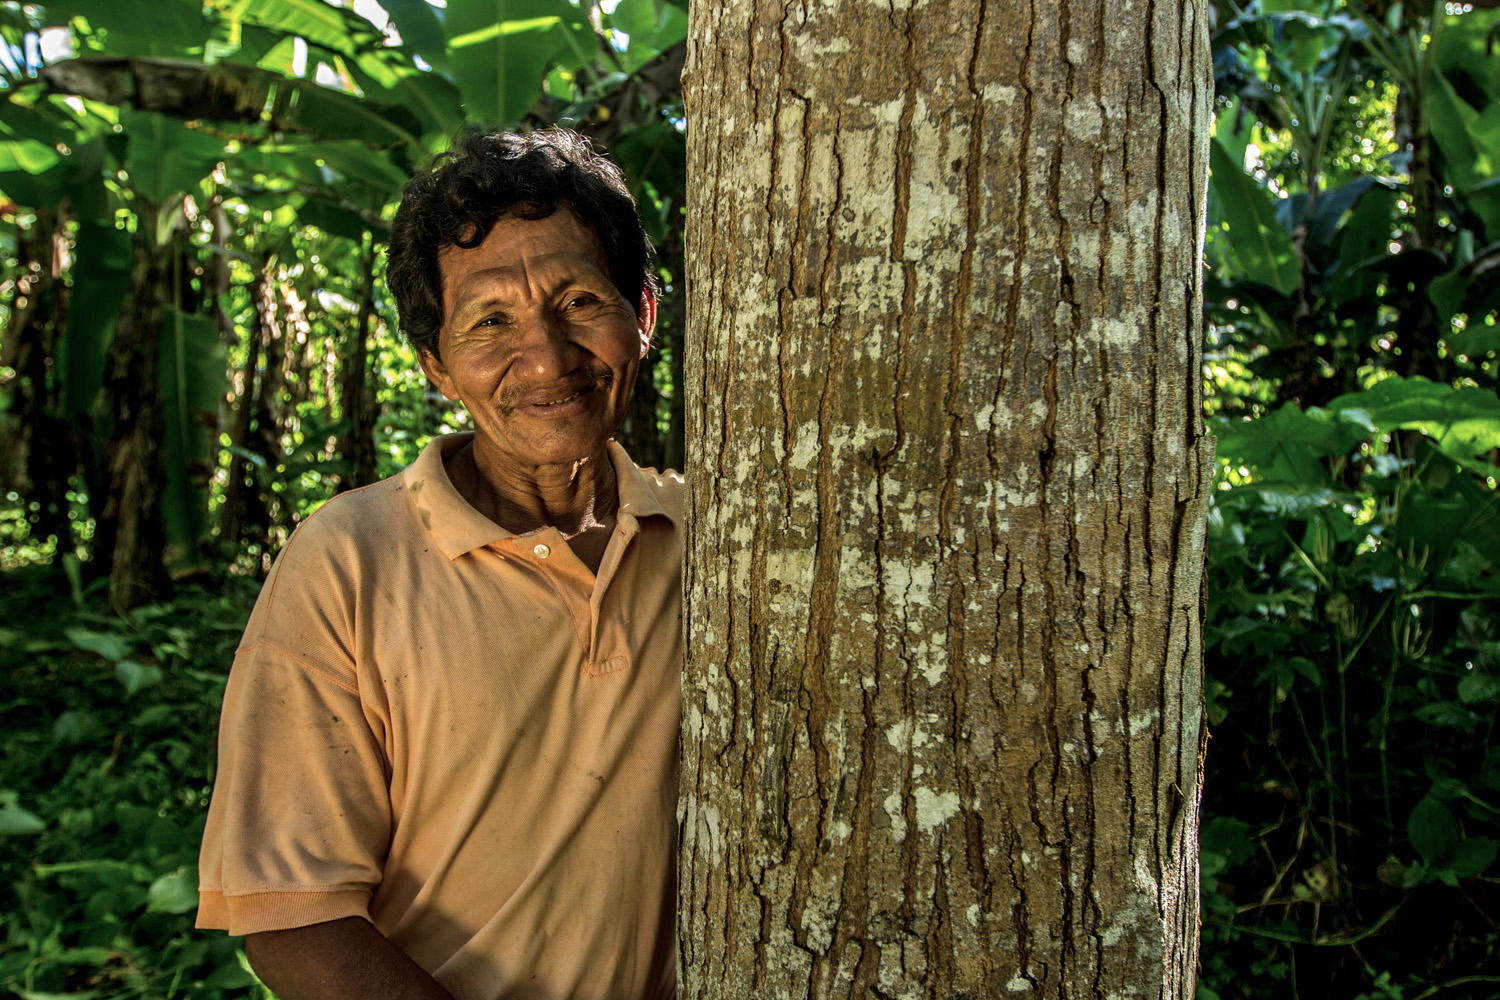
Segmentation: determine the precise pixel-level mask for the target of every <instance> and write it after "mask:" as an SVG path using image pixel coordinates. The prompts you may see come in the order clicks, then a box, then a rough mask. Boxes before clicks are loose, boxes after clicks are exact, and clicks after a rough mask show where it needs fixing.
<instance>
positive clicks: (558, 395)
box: [499, 366, 615, 413]
mask: <svg viewBox="0 0 1500 1000" xmlns="http://www.w3.org/2000/svg"><path fill="white" fill-rule="evenodd" d="M614 384H615V373H614V372H612V371H610V370H609V368H608V367H604V366H601V367H599V368H584V369H580V370H578V371H576V372H573V373H571V374H569V375H568V376H566V377H564V378H560V379H557V380H555V381H551V382H534V383H530V384H524V385H517V386H512V387H511V388H509V389H507V390H506V391H505V392H504V393H502V394H501V396H500V403H499V409H500V411H501V412H502V413H511V412H513V411H514V410H517V409H519V408H520V407H523V406H536V405H539V404H542V403H555V402H557V401H558V400H562V399H567V398H568V397H569V396H576V395H578V394H579V393H581V392H590V391H597V390H600V389H603V390H606V391H608V390H609V389H610V388H611V387H613V386H614Z"/></svg>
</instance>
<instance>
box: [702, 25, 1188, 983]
mask: <svg viewBox="0 0 1500 1000" xmlns="http://www.w3.org/2000/svg"><path fill="white" fill-rule="evenodd" d="M840 14H841V11H840V10H839V9H837V8H835V7H834V6H831V5H823V4H812V5H807V6H803V7H800V8H795V9H791V10H786V11H783V10H781V9H779V8H778V9H774V10H769V9H766V8H763V7H758V6H755V5H751V4H741V3H712V2H706V3H703V4H700V5H698V6H696V7H695V8H694V10H693V22H692V30H691V32H690V36H689V37H690V39H691V41H690V49H689V63H688V70H687V80H688V86H687V88H686V102H687V108H688V111H689V114H690V116H692V117H691V127H690V129H689V147H688V153H689V175H690V176H691V177H693V178H695V180H694V183H693V185H692V188H691V189H690V192H689V199H690V200H689V249H690V256H689V287H690V289H691V290H692V292H691V296H690V299H689V302H688V315H689V336H688V350H689V354H688V386H689V400H688V418H689V419H688V441H689V448H688V454H689V458H690V461H689V476H688V483H689V495H690V502H689V510H690V515H689V520H688V539H689V542H688V544H689V557H688V564H687V565H688V571H687V577H686V580H685V590H686V596H687V605H686V609H685V617H686V620H687V630H688V636H689V653H688V662H687V664H686V667H685V674H684V688H685V713H686V718H685V730H684V734H685V735H684V760H683V765H684V774H683V796H684V810H685V813H684V817H685V818H684V829H683V842H682V865H681V880H682V881H681V884H682V887H683V888H682V894H681V898H682V903H681V906H680V908H679V910H680V915H681V919H682V921H683V926H682V931H681V935H682V937H681V940H682V952H681V957H682V961H681V968H682V970H683V972H684V974H685V976H686V980H685V982H684V983H683V993H684V995H685V996H689V997H700V996H701V997H718V996H726V995H729V996H765V997H794V996H795V997H800V996H806V995H812V996H817V997H844V996H848V997H872V996H873V997H898V996H899V997H942V998H956V997H979V996H1004V995H1008V994H1025V995H1029V996H1053V997H1067V996H1080V995H1088V996H1104V995H1109V996H1117V995H1118V996H1125V995H1137V996H1147V995H1149V996H1163V997H1176V996H1186V995H1188V994H1189V993H1190V992H1191V989H1192V983H1193V980H1194V976H1195V956H1196V938H1197V905H1196V892H1197V881H1198V879H1197V870H1196V869H1197V851H1196V844H1195V832H1196V828H1197V808H1198V805H1197V803H1198V780H1199V767H1198V761H1199V756H1200V753H1201V749H1202V748H1201V739H1200V737H1201V736H1202V735H1203V730H1202V728H1201V725H1200V719H1201V713H1202V700H1201V693H1202V686H1201V685H1202V675H1201V669H1202V664H1201V648H1200V645H1199V643H1200V639H1201V589H1200V587H1201V578H1202V573H1203V557H1204V554H1203V525H1204V516H1205V514H1206V504H1207V499H1208V492H1209V479H1210V476H1211V474H1212V468H1213V463H1212V442H1211V439H1209V438H1206V437H1205V436H1204V434H1203V431H1202V420H1201V415H1200V414H1201V395H1200V383H1199V378H1198V367H1199V355H1198V351H1199V345H1200V341H1201V329H1200V325H1199V324H1200V316H1201V312H1202V309H1201V299H1200V294H1201V292H1200V287H1201V286H1200V284H1199V260H1200V257H1201V245H1200V239H1201V236H1202V232H1203V226H1204V216H1203V209H1204V200H1205V198H1206V184H1207V152H1208V149H1207V139H1208V122H1209V118H1210V113H1211V104H1212V90H1211V77H1212V68H1211V63H1210V56H1209V50H1208V25H1207V22H1206V20H1205V19H1204V17H1203V14H1204V8H1203V6H1202V5H1200V4H1195V3H1187V2H1183V3H1175V4H1155V5H1134V4H1110V5H1106V4H1073V5H1036V4H1029V3H990V4H986V5H979V6H976V5H973V4H968V3H959V2H955V3H942V2H937V3H931V4H927V5H924V6H921V7H912V8H910V9H901V10H895V11H892V12H890V13H889V14H888V15H882V16H879V17H871V18H859V19H851V18H849V17H847V16H840ZM1019 39H1024V40H1025V42H1024V44H1021V45H1018V44H1017V40H1019ZM1143 53H1144V58H1143V55H1142V54H1143ZM871 66H880V67H883V69H882V71H881V72H875V73H872V72H869V71H868V67H871Z"/></svg>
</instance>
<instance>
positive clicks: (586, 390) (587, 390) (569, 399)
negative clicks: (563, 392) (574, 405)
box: [533, 386, 594, 406]
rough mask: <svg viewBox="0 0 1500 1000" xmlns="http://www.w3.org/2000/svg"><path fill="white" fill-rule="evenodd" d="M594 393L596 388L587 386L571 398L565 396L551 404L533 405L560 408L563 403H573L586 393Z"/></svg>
mask: <svg viewBox="0 0 1500 1000" xmlns="http://www.w3.org/2000/svg"><path fill="white" fill-rule="evenodd" d="M593 391H594V387H593V386H585V387H584V388H582V389H579V390H578V391H577V392H575V393H573V395H571V396H564V397H563V398H561V399H554V400H552V401H551V402H548V403H535V404H533V405H535V406H560V405H561V404H563V403H571V402H572V401H573V400H575V399H577V398H578V397H579V396H582V395H583V394H585V393H589V392H593Z"/></svg>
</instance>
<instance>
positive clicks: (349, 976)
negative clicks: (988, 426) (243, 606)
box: [198, 130, 682, 1000]
mask: <svg viewBox="0 0 1500 1000" xmlns="http://www.w3.org/2000/svg"><path fill="white" fill-rule="evenodd" d="M650 252H651V248H650V242H649V240H648V239H647V238H646V236H645V234H644V232H643V231H642V229H641V224H640V220H639V217H638V216H637V214H636V211H635V206H634V203H633V201H632V200H631V198H630V195H629V193H628V190H627V188H626V187H625V184H624V182H623V179H622V178H621V176H620V174H619V172H618V170H617V169H616V168H615V167H614V166H613V165H612V164H610V163H609V162H608V161H607V160H605V159H604V158H603V157H601V156H598V155H596V154H595V153H594V152H593V150H592V148H591V147H590V146H589V145H588V143H587V141H586V140H583V139H581V138H579V137H578V136H575V135H573V134H571V133H568V132H564V131H560V130H549V131H547V132H539V133H531V134H529V135H523V136H516V135H494V134H478V133H469V134H465V135H461V136H460V137H459V139H458V140H457V141H456V143H455V149H454V150H453V151H452V152H451V153H450V154H448V155H447V157H445V158H444V159H442V160H440V161H439V163H438V164H437V165H436V166H435V167H434V168H433V169H432V170H430V171H428V172H427V173H425V174H422V175H420V176H418V177H416V178H415V179H413V180H412V182H411V183H410V184H409V185H408V186H407V189H406V191H405V193H404V195H403V198H402V203H401V207H400V210H399V211H398V212H397V214H396V218H395V222H394V224H393V226H392V232H391V243H390V251H389V274H388V283H389V286H390V288H391V290H392V292H393V293H394V295H395V297H396V302H397V307H398V309H399V311H400V316H401V326H402V329H403V331H404V332H405V333H406V334H407V336H408V337H409V338H410V339H411V341H412V342H413V344H414V345H415V347H416V349H417V352H418V355H419V357H420V359H421V364H422V368H423V371H425V372H426V374H427V376H428V378H430V379H431V380H432V382H433V384H434V385H435V386H436V387H437V388H438V389H439V390H441V391H442V393H443V394H444V395H446V396H447V397H448V398H450V399H455V400H459V401H461V402H462V403H463V404H464V406H465V407H466V408H467V409H468V411H469V414H470V415H471V417H472V418H473V422H474V432H473V433H472V434H461V435H449V436H445V437H440V438H438V439H436V440H434V441H433V442H431V443H430V444H429V445H428V446H427V447H426V449H425V450H424V451H423V452H422V454H421V456H420V457H419V458H418V459H417V461H416V462H415V463H414V464H413V465H412V466H411V467H409V468H408V469H407V470H406V471H405V472H404V473H402V474H401V475H398V476H395V477H393V478H391V479H388V480H385V481H384V482H381V483H378V484H376V485H374V486H370V487H367V488H365V489H363V490H357V491H354V492H352V493H347V494H344V495H343V496H340V497H337V498H336V499H334V500H332V501H330V502H329V503H328V504H326V505H325V506H324V507H323V508H322V509H321V510H319V511H318V513H317V514H316V515H314V516H313V517H311V518H309V519H308V520H307V521H306V522H305V523H304V524H302V525H301V527H299V528H298V530H297V531H296V533H295V534H294V535H293V536H292V538H291V540H290V541H289V542H288V543H287V546H286V549H285V550H284V551H283V552H282V554H281V556H280V559H279V560H278V562H277V565H276V567H275V568H274V569H273V570H272V573H271V576H270V578H269V579H268V580H267V582H266V585H265V587H264V589H263V590H262V592H261V596H260V600H259V601H258V602H257V604H256V607H255V611H254V613H253V615H252V616H251V619H250V623H249V626H248V628H247V629H246V632H245V639H244V641H243V643H242V644H241V646H240V648H239V650H238V652H237V654H236V658H235V663H234V668H233V670H232V671H231V673H230V677H229V685H228V689H227V691H226V695H225V703H224V714H223V720H222V724H221V729H220V735H219V771H218V778H217V781H216V784H215V787H214V795H213V802H212V805H211V806H210V809H209V818H208V826H207V830H206V832H205V835H204V844H203V855H202V862H201V879H200V884H201V899H200V907H199V916H198V924H199V926H202V927H224V928H227V929H228V930H229V931H230V933H232V934H244V935H246V952H247V954H248V955H249V957H250V961H251V963H252V964H253V965H254V967H255V969H256V972H257V973H259V974H260V976H261V978H262V979H263V980H265V982H266V983H267V985H269V986H270V987H271V989H272V990H274V991H275V993H276V994H277V995H278V996H279V997H280V998H281V1000H299V998H302V997H316V998H322V1000H326V998H338V997H358V998H361V1000H369V998H376V997H378V998H406V997H413V998H416V997H420V998H446V997H453V998H456V1000H500V998H505V1000H533V998H534V1000H544V998H559V1000H561V998H578V1000H587V998H621V1000H624V998H631V1000H639V998H650V997H667V996H671V995H673V993H674V991H675V931H674V928H675V908H676V898H675V897H676V867H675V866H676V829H677V828H676V802H677V727H678V714H679V707H680V671H681V658H682V649H681V635H680V627H679V622H678V619H679V614H680V607H681V594H680V591H681V552H682V546H681V528H680V525H681V519H682V481H681V479H680V478H678V477H677V476H675V475H671V474H669V475H666V476H662V475H657V474H655V473H653V472H650V471H643V470H641V469H638V468H637V467H636V466H635V465H634V464H633V463H632V462H631V461H630V459H629V458H628V457H627V456H626V455H625V453H624V451H623V450H622V449H621V448H620V447H619V445H617V444H615V443H614V442H612V441H611V440H610V436H611V435H612V434H613V433H614V431H615V430H616V429H617V428H618V427H619V425H620V422H621V420H622V419H623V418H624V415H625V407H626V401H627V398H628V395H629V392H630V387H631V384H632V382H633V380H634V378H635V374H636V369H637V366H638V365H639V364H640V361H641V359H642V358H643V357H644V356H645V353H646V349H647V346H648V344H649V343H650V338H651V332H652V326H653V324H654V322H655V315H656V300H655V296H654V293H653V285H654V281H653V279H652V276H651V272H650Z"/></svg>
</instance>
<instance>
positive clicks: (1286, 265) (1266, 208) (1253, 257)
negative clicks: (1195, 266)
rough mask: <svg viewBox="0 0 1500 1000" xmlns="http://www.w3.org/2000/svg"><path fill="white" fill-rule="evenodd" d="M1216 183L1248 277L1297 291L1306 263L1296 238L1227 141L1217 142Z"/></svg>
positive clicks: (1212, 162)
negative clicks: (1302, 261)
mask: <svg viewBox="0 0 1500 1000" xmlns="http://www.w3.org/2000/svg"><path fill="white" fill-rule="evenodd" d="M1211 145H1212V151H1211V153H1210V157H1209V165H1210V169H1211V171H1212V173H1211V175H1210V181H1211V183H1212V184H1213V188H1214V192H1215V194H1216V195H1217V196H1218V201H1219V209H1220V211H1221V212H1223V214H1224V220H1225V221H1226V222H1228V223H1229V241H1230V243H1231V244H1232V245H1233V246H1234V256H1235V259H1236V260H1237V261H1238V262H1239V265H1240V267H1242V268H1244V270H1245V276H1246V277H1247V278H1248V279H1249V280H1251V281H1253V282H1256V283H1257V284H1261V285H1265V286H1267V287H1269V288H1274V289H1275V290H1276V291H1278V292H1280V293H1281V294H1283V295H1290V294H1291V293H1292V292H1294V291H1296V289H1297V283H1298V281H1299V280H1300V278H1301V274H1300V263H1299V261H1298V258H1297V251H1296V249H1295V248H1293V246H1292V241H1291V238H1290V237H1289V236H1287V234H1286V230H1284V229H1282V228H1281V224H1280V223H1279V222H1277V221H1276V208H1275V205H1273V204H1272V201H1271V195H1270V193H1269V192H1267V191H1266V190H1265V189H1264V188H1262V187H1261V186H1260V185H1259V184H1257V183H1255V179H1254V178H1252V177H1250V176H1249V175H1248V174H1246V173H1245V171H1244V168H1243V167H1242V166H1241V165H1240V164H1238V163H1235V162H1234V160H1233V159H1232V158H1231V156H1230V154H1229V151H1228V149H1227V148H1226V147H1225V146H1224V144H1223V143H1221V142H1219V141H1218V140H1217V139H1215V140H1214V141H1213V142H1212V144H1211Z"/></svg>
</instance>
